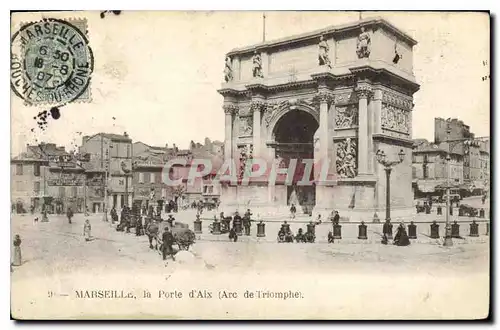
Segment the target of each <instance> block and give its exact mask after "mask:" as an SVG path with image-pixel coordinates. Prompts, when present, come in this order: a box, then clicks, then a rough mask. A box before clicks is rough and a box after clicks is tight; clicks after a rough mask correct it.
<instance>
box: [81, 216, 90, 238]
mask: <svg viewBox="0 0 500 330" xmlns="http://www.w3.org/2000/svg"><path fill="white" fill-rule="evenodd" d="M91 230H92V226H91V225H90V221H89V219H87V220H85V224H84V225H83V236H84V237H85V240H86V241H90V231H91Z"/></svg>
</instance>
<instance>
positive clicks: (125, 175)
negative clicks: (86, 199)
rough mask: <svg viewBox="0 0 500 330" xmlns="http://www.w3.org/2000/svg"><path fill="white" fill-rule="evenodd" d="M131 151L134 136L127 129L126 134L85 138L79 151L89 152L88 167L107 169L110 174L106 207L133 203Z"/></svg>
mask: <svg viewBox="0 0 500 330" xmlns="http://www.w3.org/2000/svg"><path fill="white" fill-rule="evenodd" d="M132 151H133V150H132V139H130V138H129V136H128V135H127V133H126V132H125V133H124V134H123V135H119V134H110V133H98V134H95V135H92V136H84V137H83V138H82V145H81V147H80V153H85V154H89V155H90V164H89V167H91V168H92V169H93V170H94V171H102V172H104V174H105V177H107V180H106V179H105V180H104V185H105V186H106V191H105V193H106V196H107V197H106V198H107V200H106V201H105V205H106V208H107V209H110V208H111V207H115V208H117V209H121V208H122V207H123V206H125V205H129V206H131V205H132V194H133V188H132Z"/></svg>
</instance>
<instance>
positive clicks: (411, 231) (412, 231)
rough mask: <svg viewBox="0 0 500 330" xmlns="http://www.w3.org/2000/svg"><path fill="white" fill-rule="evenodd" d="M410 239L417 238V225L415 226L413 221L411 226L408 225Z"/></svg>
mask: <svg viewBox="0 0 500 330" xmlns="http://www.w3.org/2000/svg"><path fill="white" fill-rule="evenodd" d="M408 238H411V239H416V238H417V225H415V224H414V223H413V221H411V222H410V224H409V225H408Z"/></svg>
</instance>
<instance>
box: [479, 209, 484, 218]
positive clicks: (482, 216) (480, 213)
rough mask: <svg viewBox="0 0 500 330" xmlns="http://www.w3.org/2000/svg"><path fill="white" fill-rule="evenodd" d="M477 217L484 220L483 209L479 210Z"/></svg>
mask: <svg viewBox="0 0 500 330" xmlns="http://www.w3.org/2000/svg"><path fill="white" fill-rule="evenodd" d="M479 217H480V218H484V209H480V210H479Z"/></svg>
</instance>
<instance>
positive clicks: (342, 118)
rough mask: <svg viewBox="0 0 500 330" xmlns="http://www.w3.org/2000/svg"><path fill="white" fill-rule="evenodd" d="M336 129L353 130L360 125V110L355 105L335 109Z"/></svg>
mask: <svg viewBox="0 0 500 330" xmlns="http://www.w3.org/2000/svg"><path fill="white" fill-rule="evenodd" d="M335 110H336V114H335V128H351V127H353V126H357V125H358V108H357V107H356V105H355V104H350V105H340V106H337V107H336V108H335Z"/></svg>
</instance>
